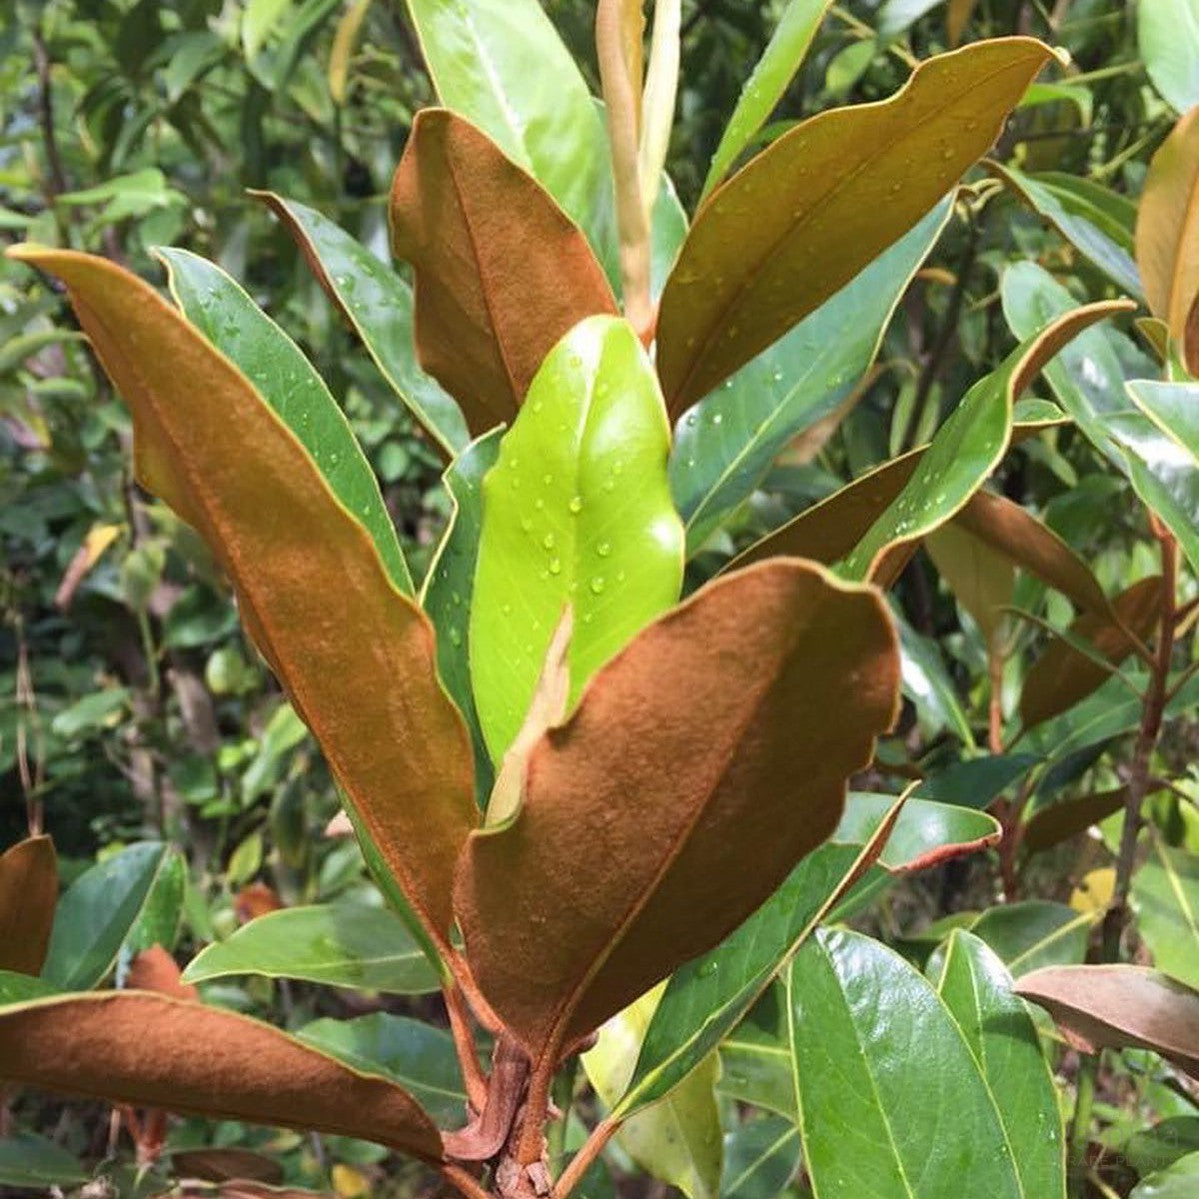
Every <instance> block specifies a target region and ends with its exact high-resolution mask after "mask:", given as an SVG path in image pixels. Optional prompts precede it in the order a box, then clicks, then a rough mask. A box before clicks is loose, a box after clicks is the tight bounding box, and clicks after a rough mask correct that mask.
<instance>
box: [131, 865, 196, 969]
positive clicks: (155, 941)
mask: <svg viewBox="0 0 1199 1199" xmlns="http://www.w3.org/2000/svg"><path fill="white" fill-rule="evenodd" d="M186 890H187V861H186V859H185V858H184V856H183V854H182V853H180V851H179V850H177V849H174V848H170V849H168V850H167V853H166V857H164V858H163V860H162V865H161V866H160V867H159V868H158V873H157V874H156V875H155V876H154V883H153V885H152V886H151V887H150V893H149V894H148V895H147V896H146V902H145V903H144V904H143V905H142V910H141V912H140V914H139V915H138V918H137V921H136V922H135V924H134V925H133V927H132V928H131V929H130V930H129V935H128V936H127V937H126V938H125V943H124V945H123V946H122V947H121V955H122V959H124V958H126V957H127V958H130V959H132V958H135V957H136V956H137V955H138V954H139V953H141V952H142V950H144V949H149V948H150V947H151V946H152V945H161V946H162V947H163V948H164V949H166V950H167V951H168V952H169V951H172V950H174V948H175V942H176V940H178V937H179V926H180V924H181V923H182V921H183V897H184V893H185V891H186Z"/></svg>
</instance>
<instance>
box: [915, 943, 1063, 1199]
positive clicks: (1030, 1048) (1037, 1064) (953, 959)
mask: <svg viewBox="0 0 1199 1199" xmlns="http://www.w3.org/2000/svg"><path fill="white" fill-rule="evenodd" d="M937 994H938V995H940V997H941V1002H942V1003H944V1004H945V1006H946V1008H948V1010H949V1014H950V1015H951V1016H952V1017H953V1018H954V1020H955V1021H956V1023H957V1026H958V1028H960V1029H961V1030H962V1034H963V1035H964V1036H965V1038H966V1043H967V1044H968V1045H969V1046H970V1052H971V1053H972V1054H973V1055H974V1060H975V1062H976V1063H977V1065H978V1069H979V1073H980V1074H981V1075H982V1077H983V1080H984V1081H985V1083H986V1085H987V1088H988V1089H989V1090H990V1092H991V1094H992V1096H993V1097H994V1099H995V1106H996V1110H997V1111H998V1112H999V1116H1000V1119H1001V1120H1002V1121H1003V1125H1004V1131H1005V1133H1006V1141H1007V1145H1008V1146H1009V1148H1010V1150H1011V1153H1012V1160H1013V1162H1014V1164H1015V1167H1016V1173H1017V1174H1018V1175H1019V1178H1020V1193H1021V1194H1022V1195H1025V1196H1027V1197H1028V1199H1041V1197H1043V1199H1053V1196H1064V1195H1065V1192H1066V1168H1065V1166H1066V1163H1065V1151H1064V1145H1065V1137H1064V1135H1063V1129H1062V1117H1061V1111H1060V1109H1059V1107H1058V1101H1057V1092H1056V1091H1055V1090H1054V1086H1053V1078H1052V1076H1051V1075H1050V1073H1049V1066H1048V1063H1047V1062H1046V1060H1045V1055H1044V1053H1043V1052H1042V1051H1041V1043H1040V1040H1039V1038H1038V1036H1037V1030H1036V1027H1035V1025H1034V1024H1033V1022H1032V1019H1031V1017H1030V1016H1029V1014H1028V1010H1027V1009H1026V1008H1025V1006H1024V1004H1023V1002H1022V1001H1021V1000H1020V999H1018V998H1017V997H1016V996H1015V995H1014V994H1013V992H1012V977H1011V975H1010V974H1009V973H1008V971H1007V969H1006V967H1005V966H1004V965H1003V963H1002V962H1001V961H1000V960H999V959H998V958H997V957H996V956H995V954H994V953H993V952H992V951H991V950H990V949H989V948H988V947H987V945H986V944H985V942H983V941H980V940H979V939H978V937H976V936H973V935H972V934H970V933H967V932H963V931H962V930H961V929H958V930H956V931H955V932H953V933H951V934H950V937H949V943H948V946H947V948H946V950H945V955H944V959H943V964H942V967H941V974H940V978H939V979H938V981H937Z"/></svg>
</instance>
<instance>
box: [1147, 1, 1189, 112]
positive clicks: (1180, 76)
mask: <svg viewBox="0 0 1199 1199" xmlns="http://www.w3.org/2000/svg"><path fill="white" fill-rule="evenodd" d="M1137 46H1138V48H1139V49H1140V51H1141V57H1142V59H1144V61H1145V69H1146V70H1147V71H1148V72H1149V78H1150V79H1151V80H1152V81H1153V86H1154V87H1155V88H1157V90H1158V91H1159V92H1160V93H1161V94H1162V96H1164V97H1165V98H1166V100H1167V101H1169V103H1170V104H1171V105H1172V106H1173V107H1174V108H1176V109H1177V110H1178V111H1179V112H1186V111H1187V110H1188V109H1189V108H1191V107H1193V106H1194V105H1196V104H1199V9H1196V7H1195V0H1150V2H1149V3H1148V4H1140V5H1138V6H1137Z"/></svg>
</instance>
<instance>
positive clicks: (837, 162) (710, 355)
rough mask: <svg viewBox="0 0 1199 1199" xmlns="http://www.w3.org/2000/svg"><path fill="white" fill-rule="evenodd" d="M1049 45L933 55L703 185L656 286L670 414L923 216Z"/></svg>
mask: <svg viewBox="0 0 1199 1199" xmlns="http://www.w3.org/2000/svg"><path fill="white" fill-rule="evenodd" d="M1048 53H1049V52H1048V50H1047V49H1046V48H1045V47H1044V46H1043V45H1042V44H1041V43H1040V42H1037V41H1034V40H1033V39H1031V38H1000V39H996V40H994V41H989V42H982V43H979V44H977V45H974V46H968V47H966V48H965V49H963V50H957V51H953V52H952V53H949V54H943V55H940V56H939V57H937V58H934V59H932V60H930V61H929V62H927V63H924V64H923V65H922V66H920V67H919V68H918V69H917V70H916V72H915V73H914V74H913V75H912V77H911V79H910V80H909V82H908V83H907V85H906V86H905V87H904V88H903V90H902V91H900V92H899V93H897V94H896V95H895V96H894V97H892V98H891V99H890V100H888V101H886V102H884V103H879V104H869V105H861V106H857V107H851V108H842V109H836V110H834V111H832V112H825V113H822V114H821V115H819V116H817V117H813V118H812V119H811V120H809V121H805V122H803V123H802V124H801V125H799V126H798V127H797V128H795V129H793V130H791V131H790V132H789V133H786V134H784V135H783V136H782V137H781V138H779V139H778V140H777V141H776V142H774V143H773V144H772V145H771V146H770V148H769V149H767V150H765V151H764V152H763V153H761V154H759V155H758V156H757V157H756V158H755V159H753V160H752V161H751V162H750V163H749V165H748V166H746V167H744V168H743V169H742V170H741V171H740V172H739V173H738V174H736V175H735V176H734V177H733V178H732V179H730V180H729V181H728V182H727V183H726V184H724V185H723V186H722V187H721V188H720V189H719V190H718V191H716V192H714V193H713V194H712V196H711V198H710V199H709V200H708V202H707V203H706V204H705V205H704V206H703V208H701V209H700V212H699V214H698V215H697V217H696V220H695V224H694V225H692V227H691V232H690V233H689V234H688V236H687V241H686V242H685V243H684V245H683V250H682V253H681V254H680V255H679V261H678V263H677V264H676V266H675V269H674V271H673V273H672V274H671V277H670V280H669V281H668V282H667V284H666V290H665V291H664V292H663V294H662V306H661V313H660V316H659V320H658V369H659V372H660V374H661V376H662V384H663V391H664V392H665V394H666V400H667V404H668V406H669V409H670V412H671V413H672V415H675V416H677V415H678V414H679V413H680V412H682V411H684V410H685V409H686V408H688V407H690V406H691V405H692V404H693V403H695V401H696V400H699V399H701V398H702V397H703V396H704V395H705V394H706V393H707V392H709V391H711V390H712V388H713V387H715V386H716V385H717V384H718V383H720V382H721V381H722V380H723V379H725V378H727V377H728V376H729V375H731V374H732V373H733V372H734V371H735V370H736V369H737V368H738V367H740V366H742V365H744V364H745V363H746V362H748V361H749V360H750V359H751V358H753V357H754V356H755V355H756V354H757V353H758V352H759V351H761V350H763V349H765V348H766V346H768V345H770V344H771V342H773V341H776V340H777V339H778V338H779V337H781V336H782V335H783V334H784V333H785V332H786V331H787V330H788V329H789V328H791V326H792V325H794V324H796V323H797V322H798V321H800V320H801V319H802V318H803V317H805V316H806V315H807V314H808V313H809V312H811V311H813V310H814V309H815V308H817V307H818V306H819V305H820V304H821V303H822V302H823V301H824V300H826V299H827V298H828V297H829V296H831V295H832V294H833V293H834V292H836V291H837V290H838V289H840V288H841V287H842V286H844V285H845V284H846V283H848V282H849V280H850V279H852V278H853V276H854V275H856V274H857V273H858V271H859V270H861V269H862V267H864V266H865V265H866V264H867V263H868V262H870V261H871V260H872V259H874V258H875V257H877V256H878V255H879V254H880V253H881V252H882V251H883V250H884V249H886V247H887V246H889V245H890V244H891V243H892V242H893V241H895V240H896V239H897V238H898V237H900V236H901V235H902V234H903V233H905V232H906V231H907V230H908V229H910V228H911V227H912V225H914V224H915V223H916V222H917V221H918V220H919V219H920V218H921V217H922V216H924V214H925V213H926V212H928V211H929V209H930V208H932V207H933V206H934V205H935V204H936V203H937V201H938V200H940V199H941V197H942V196H944V195H945V193H946V192H947V191H949V189H950V188H951V187H952V186H953V184H954V183H955V182H956V181H957V180H958V179H959V178H960V177H961V175H962V173H963V172H964V171H965V170H967V168H969V167H970V166H971V165H972V164H973V163H974V162H975V161H976V160H977V159H978V158H979V156H980V155H981V154H983V153H984V152H985V150H986V149H987V147H988V146H989V145H990V144H991V143H992V142H993V141H994V140H995V138H996V136H997V135H998V133H999V130H1000V127H1001V125H1002V123H1003V120H1004V119H1005V117H1006V116H1007V114H1008V112H1009V111H1010V110H1011V109H1012V108H1013V107H1014V106H1015V104H1016V102H1017V101H1018V100H1019V98H1020V95H1021V93H1022V92H1023V91H1024V89H1025V87H1026V86H1027V85H1028V84H1029V83H1030V82H1031V81H1032V79H1033V77H1034V76H1035V75H1036V74H1037V72H1038V71H1039V70H1040V69H1041V66H1042V65H1043V64H1044V62H1045V59H1046V57H1047V56H1048ZM762 195H766V196H769V197H771V202H770V203H769V204H766V205H763V204H762V203H761V202H760V200H759V197H761V196H762Z"/></svg>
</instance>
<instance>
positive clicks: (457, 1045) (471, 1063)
mask: <svg viewBox="0 0 1199 1199" xmlns="http://www.w3.org/2000/svg"><path fill="white" fill-rule="evenodd" d="M444 995H445V1010H446V1012H447V1013H448V1015H449V1018H450V1032H451V1033H452V1034H453V1037H454V1049H455V1050H456V1051H457V1053H458V1063H459V1065H460V1066H461V1067H462V1079H463V1081H464V1082H465V1083H466V1097H467V1099H468V1100H469V1101H470V1105H471V1107H472V1108H474V1110H475V1111H476V1112H481V1111H482V1110H483V1104H484V1103H486V1101H487V1079H486V1078H484V1076H483V1069H482V1067H481V1066H480V1065H479V1053H478V1048H477V1046H476V1045H475V1037H474V1033H473V1032H472V1031H471V1027H470V1016H469V1014H468V1012H467V1006H466V1000H465V998H464V997H463V994H462V989H461V988H460V987H459V986H458V984H457V983H450V984H449V985H448V986H447V987H446V988H445V991H444Z"/></svg>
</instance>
